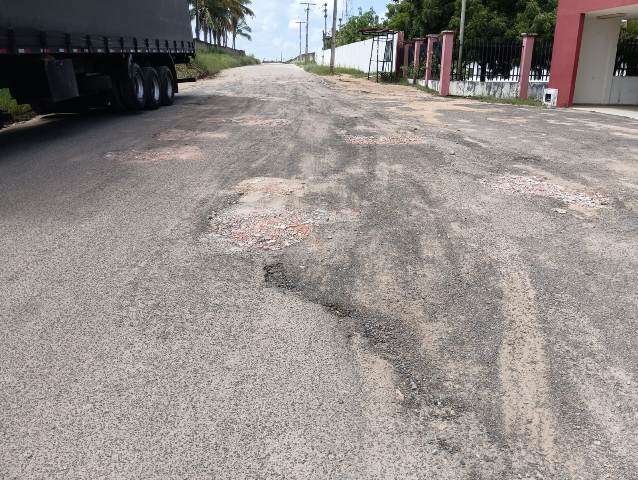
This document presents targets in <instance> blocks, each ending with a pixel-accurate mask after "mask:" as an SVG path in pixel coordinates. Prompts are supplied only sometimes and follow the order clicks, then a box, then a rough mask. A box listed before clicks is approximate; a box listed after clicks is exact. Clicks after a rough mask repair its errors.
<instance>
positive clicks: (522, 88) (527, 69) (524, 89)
mask: <svg viewBox="0 0 638 480" xmlns="http://www.w3.org/2000/svg"><path fill="white" fill-rule="evenodd" d="M521 36H522V37H523V50H522V51H521V78H520V80H519V88H518V98H524V99H527V98H528V97H529V76H530V73H531V71H532V55H533V54H534V42H535V40H536V34H535V33H523V34H522V35H521Z"/></svg>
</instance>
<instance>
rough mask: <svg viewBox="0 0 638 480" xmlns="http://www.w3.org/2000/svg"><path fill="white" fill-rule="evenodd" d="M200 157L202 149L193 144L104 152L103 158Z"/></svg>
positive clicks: (154, 159)
mask: <svg viewBox="0 0 638 480" xmlns="http://www.w3.org/2000/svg"><path fill="white" fill-rule="evenodd" d="M202 157H203V153H202V150H201V149H200V148H199V147H196V146H194V145H183V146H180V147H167V148H157V149H149V150H130V151H128V152H107V153H105V154H104V158H106V159H109V160H110V159H114V158H116V159H119V160H122V161H126V162H131V163H151V162H170V161H185V160H200V159H201V158H202Z"/></svg>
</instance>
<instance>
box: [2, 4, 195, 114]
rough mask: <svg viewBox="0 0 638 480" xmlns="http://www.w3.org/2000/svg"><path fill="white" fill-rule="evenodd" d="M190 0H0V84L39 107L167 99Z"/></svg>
mask: <svg viewBox="0 0 638 480" xmlns="http://www.w3.org/2000/svg"><path fill="white" fill-rule="evenodd" d="M188 3H189V2H188V0H108V1H103V0H54V1H51V0H0V88H9V90H10V92H11V95H12V96H13V97H14V98H15V99H16V101H17V102H18V103H26V104H30V105H31V106H32V108H33V110H34V111H36V112H37V113H51V112H61V111H75V110H76V109H83V108H87V107H92V106H106V105H110V106H112V107H114V108H117V109H121V110H141V109H145V108H146V109H156V108H159V107H160V106H165V105H171V104H172V103H173V100H174V96H175V94H176V93H177V91H178V83H177V74H176V71H175V65H176V64H179V63H188V62H189V61H190V58H191V57H192V56H193V55H194V54H195V45H194V42H193V35H192V30H191V22H190V15H189V7H188Z"/></svg>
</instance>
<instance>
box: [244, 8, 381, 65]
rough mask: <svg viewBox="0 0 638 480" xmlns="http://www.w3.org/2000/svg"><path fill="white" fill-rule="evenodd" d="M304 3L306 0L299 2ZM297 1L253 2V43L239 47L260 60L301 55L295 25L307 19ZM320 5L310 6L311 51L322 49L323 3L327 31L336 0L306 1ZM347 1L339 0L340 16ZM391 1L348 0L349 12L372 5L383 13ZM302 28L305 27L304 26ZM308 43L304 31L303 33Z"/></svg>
mask: <svg viewBox="0 0 638 480" xmlns="http://www.w3.org/2000/svg"><path fill="white" fill-rule="evenodd" d="M300 1H305V0H300ZM300 1H297V0H253V4H252V6H251V8H252V9H253V11H254V12H255V16H254V18H249V19H248V24H249V25H250V26H251V28H252V29H253V33H252V37H253V40H252V42H249V41H247V40H245V39H243V38H238V39H237V48H241V49H244V50H246V51H247V52H249V53H253V54H255V56H257V57H258V58H261V59H276V58H279V57H280V55H283V57H284V59H285V60H286V59H289V58H292V57H295V56H297V55H298V53H299V25H298V24H296V23H295V22H296V21H298V20H302V21H305V20H306V12H305V8H306V7H305V5H301V4H300ZM307 1H310V2H313V1H314V2H315V3H317V5H314V6H311V7H310V12H309V17H310V21H309V24H310V26H309V27H310V28H309V31H308V37H309V42H308V43H309V45H310V46H309V50H310V51H311V52H312V51H315V50H316V49H318V48H320V45H321V36H322V32H323V28H324V16H323V4H324V3H328V28H330V26H331V15H332V4H333V0H307ZM344 1H345V0H339V9H338V14H339V16H341V12H342V9H343V7H344V3H343V2H344ZM388 1H389V0H348V4H349V10H350V11H351V12H354V11H356V10H357V9H358V7H362V8H363V9H364V10H367V9H368V8H370V7H371V6H372V7H374V8H375V10H376V11H377V12H380V13H384V12H385V6H386V4H387V3H388ZM302 27H303V26H302ZM302 36H303V37H304V40H305V31H303V32H302Z"/></svg>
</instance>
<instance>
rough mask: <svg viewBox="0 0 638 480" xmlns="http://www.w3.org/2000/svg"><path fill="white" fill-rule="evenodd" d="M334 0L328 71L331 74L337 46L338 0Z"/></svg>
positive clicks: (333, 68)
mask: <svg viewBox="0 0 638 480" xmlns="http://www.w3.org/2000/svg"><path fill="white" fill-rule="evenodd" d="M334 1H335V4H334V7H333V9H332V39H331V40H332V41H331V43H332V48H331V50H332V51H331V52H330V73H331V74H332V75H334V73H335V50H336V48H337V8H339V6H338V5H337V1H338V0H334Z"/></svg>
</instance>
